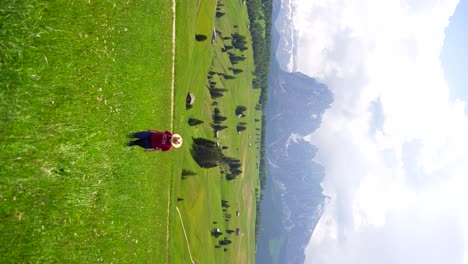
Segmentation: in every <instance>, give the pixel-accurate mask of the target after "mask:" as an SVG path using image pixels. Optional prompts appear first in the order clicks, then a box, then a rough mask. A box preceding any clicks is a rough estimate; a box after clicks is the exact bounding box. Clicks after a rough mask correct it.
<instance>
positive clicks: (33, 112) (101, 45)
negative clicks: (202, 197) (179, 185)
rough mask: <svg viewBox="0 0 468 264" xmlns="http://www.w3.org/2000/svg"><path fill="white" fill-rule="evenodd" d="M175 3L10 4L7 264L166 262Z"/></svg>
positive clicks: (1, 175)
mask: <svg viewBox="0 0 468 264" xmlns="http://www.w3.org/2000/svg"><path fill="white" fill-rule="evenodd" d="M171 6H172V3H171V2H170V1H167V2H166V1H163V2H161V1H158V2H155V1H151V0H142V1H136V2H133V1H72V0H67V1H65V0H57V1H36V0H21V1H20V0H4V1H1V4H0V25H1V27H0V116H1V119H0V263H18V262H41V263H43V262H59V263H96V262H105V263H111V262H114V263H116V262H139V263H164V262H166V260H167V257H168V255H167V245H166V224H167V193H168V186H169V185H170V180H171V173H172V170H173V163H172V162H171V159H172V156H173V155H174V153H167V155H166V153H165V155H151V154H147V153H143V152H142V150H141V149H130V148H126V147H124V146H125V143H126V140H127V139H126V135H127V134H129V133H131V132H134V131H138V130H145V129H148V128H150V127H151V128H159V129H169V127H170V114H169V111H170V105H171V104H170V96H168V94H170V89H171V68H170V65H171V60H172V58H171V56H172V54H171V46H172V43H171V34H172V9H171Z"/></svg>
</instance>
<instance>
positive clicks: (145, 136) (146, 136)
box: [127, 131, 153, 149]
mask: <svg viewBox="0 0 468 264" xmlns="http://www.w3.org/2000/svg"><path fill="white" fill-rule="evenodd" d="M151 135H153V133H152V132H149V131H142V132H137V133H135V134H132V135H130V137H132V138H138V139H137V140H133V141H130V142H129V143H128V144H127V146H129V147H131V146H140V147H142V148H145V149H152V148H153V145H152V144H151Z"/></svg>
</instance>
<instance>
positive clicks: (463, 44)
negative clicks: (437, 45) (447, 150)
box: [440, 0, 468, 113]
mask: <svg viewBox="0 0 468 264" xmlns="http://www.w3.org/2000/svg"><path fill="white" fill-rule="evenodd" d="M445 33H446V37H445V42H444V47H443V49H442V53H441V55H440V58H441V60H442V67H443V68H444V72H445V77H446V78H447V81H448V84H449V87H450V92H451V94H450V97H451V98H452V99H455V98H459V99H461V100H463V101H465V102H468V71H467V69H468V0H461V1H460V2H459V4H458V6H457V9H456V10H455V14H454V15H453V16H452V17H451V18H450V24H449V26H448V28H447V29H446V31H445ZM465 113H468V110H467V109H465Z"/></svg>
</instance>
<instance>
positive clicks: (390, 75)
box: [293, 0, 468, 264]
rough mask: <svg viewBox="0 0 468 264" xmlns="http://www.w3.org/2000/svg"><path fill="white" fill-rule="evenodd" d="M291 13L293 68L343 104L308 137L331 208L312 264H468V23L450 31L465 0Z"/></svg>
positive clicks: (297, 0) (309, 256)
mask: <svg viewBox="0 0 468 264" xmlns="http://www.w3.org/2000/svg"><path fill="white" fill-rule="evenodd" d="M293 3H294V11H293V25H294V30H295V34H296V40H297V43H296V49H295V50H296V54H295V57H294V64H295V65H294V69H295V70H297V71H301V72H303V73H305V74H308V75H310V76H312V77H315V78H318V79H319V80H320V81H322V82H324V83H325V84H326V85H327V86H328V87H329V88H330V89H331V90H332V91H333V93H334V102H333V104H332V106H331V108H330V109H329V110H327V112H326V113H325V114H324V116H323V119H322V125H321V127H320V128H319V129H318V130H317V131H316V132H315V133H313V134H312V135H310V136H308V137H307V139H308V140H309V141H310V142H311V143H312V144H314V145H317V146H318V148H319V152H318V154H317V157H316V160H317V161H318V162H319V163H320V164H322V165H323V166H324V167H325V169H326V177H325V179H324V181H323V182H322V187H323V189H324V194H325V195H327V196H328V197H330V199H329V200H328V204H327V206H326V209H325V212H324V214H323V216H322V218H321V219H320V221H319V223H318V225H317V227H316V229H315V230H314V233H313V235H312V238H311V240H310V242H309V245H308V246H307V248H306V251H305V253H306V263H313V264H340V263H346V264H354V263H356V264H357V263H359V264H375V263H379V264H387V263H388V264H394V263H397V264H415V263H424V264H432V263H434V264H435V263H450V264H468V246H467V245H468V228H467V227H468V197H467V194H466V193H468V178H467V177H468V136H467V135H468V118H467V116H466V114H465V108H466V103H465V101H466V100H467V99H468V95H467V94H468V93H467V92H466V91H468V89H463V87H464V85H465V84H466V83H467V81H466V80H465V79H464V78H463V77H464V76H463V71H460V72H461V73H462V74H461V75H460V74H458V75H457V74H455V71H458V70H460V69H459V68H457V67H456V65H460V66H458V67H463V66H464V65H466V62H465V63H458V62H456V60H455V59H456V58H457V57H458V58H466V54H465V53H466V52H467V50H468V49H467V47H468V46H467V45H463V46H461V48H460V47H457V45H455V44H456V43H455V42H457V41H460V39H465V40H466V39H467V38H466V36H461V34H462V33H463V26H464V25H466V23H465V22H463V21H466V17H465V18H464V19H462V22H457V23H461V26H457V27H456V28H458V29H456V28H455V27H454V28H455V29H454V30H452V29H451V28H450V27H449V30H451V31H449V30H448V29H447V27H448V26H449V23H450V21H451V17H452V15H453V14H454V13H455V10H456V8H457V5H458V4H459V1H458V0H321V1H319V0H314V1H311V0H293ZM460 6H462V5H460ZM463 6H466V3H463ZM465 9H466V7H465ZM465 13H466V11H465ZM461 16H462V17H463V12H462V15H461ZM456 18H457V17H453V21H455V19H456ZM454 25H455V22H454ZM446 30H447V33H449V32H455V33H450V34H452V35H455V37H454V38H452V37H450V38H449V37H447V43H445V42H446V34H445V33H446ZM465 30H466V31H468V30H467V29H466V27H465ZM451 38H452V40H450V39H451ZM453 39H455V40H453ZM444 43H445V44H444ZM454 43H455V44H454ZM450 53H451V54H452V55H448V54H450ZM450 60H451V61H452V62H449V61H450ZM457 63H458V64H457ZM447 65H450V67H449V66H447ZM449 73H450V74H449ZM452 73H453V74H452ZM465 86H466V85H465Z"/></svg>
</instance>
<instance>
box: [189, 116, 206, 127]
mask: <svg viewBox="0 0 468 264" xmlns="http://www.w3.org/2000/svg"><path fill="white" fill-rule="evenodd" d="M187 123H188V124H189V125H190V126H196V125H200V124H203V121H201V120H199V119H196V118H189V119H188V122H187Z"/></svg>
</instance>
